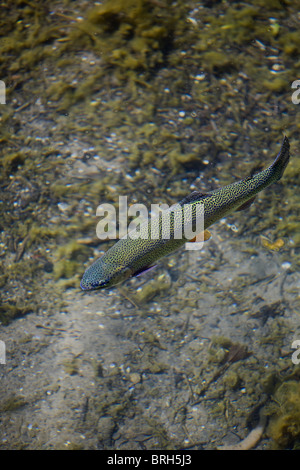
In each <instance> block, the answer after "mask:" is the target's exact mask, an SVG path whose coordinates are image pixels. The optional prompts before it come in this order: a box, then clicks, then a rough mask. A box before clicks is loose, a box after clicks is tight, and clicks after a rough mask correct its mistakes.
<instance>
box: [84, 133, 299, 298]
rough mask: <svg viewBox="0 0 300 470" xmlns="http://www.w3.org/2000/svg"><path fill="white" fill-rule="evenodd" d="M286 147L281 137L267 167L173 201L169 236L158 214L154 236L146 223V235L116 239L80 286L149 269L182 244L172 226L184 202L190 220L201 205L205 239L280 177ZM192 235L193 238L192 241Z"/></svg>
mask: <svg viewBox="0 0 300 470" xmlns="http://www.w3.org/2000/svg"><path fill="white" fill-rule="evenodd" d="M289 149H290V144H289V140H288V138H287V137H286V136H285V137H284V139H283V142H282V145H281V148H280V151H279V153H278V155H277V156H276V158H275V160H274V161H273V163H272V164H271V165H270V166H269V167H268V168H266V169H264V170H262V171H260V172H258V173H257V174H251V175H250V176H248V177H247V178H245V179H243V180H240V181H237V182H234V183H232V184H229V185H227V186H224V187H222V188H219V189H215V190H213V191H211V192H207V193H203V192H200V191H193V192H192V193H191V194H189V195H188V196H187V197H185V198H184V199H183V200H182V201H180V202H179V203H178V204H176V205H175V209H174V207H173V208H170V209H169V211H170V214H169V215H170V227H171V230H169V235H170V236H169V237H165V235H166V229H165V226H164V219H163V218H162V215H161V214H160V216H158V217H157V218H156V219H155V222H154V226H155V227H156V228H157V229H158V235H159V236H158V237H157V238H151V237H150V232H149V230H150V229H149V225H148V223H146V224H144V225H141V233H142V232H143V231H144V233H145V232H147V231H148V233H149V236H148V237H140V238H137V239H132V238H131V237H130V236H129V235H130V234H128V236H125V237H122V238H120V239H119V240H118V241H117V242H116V243H115V244H114V245H113V246H112V247H111V248H109V250H108V251H107V252H106V253H104V254H103V255H102V256H101V257H100V258H98V259H97V260H96V261H94V262H93V263H92V264H91V265H90V266H89V267H88V268H87V269H86V271H85V272H84V274H83V277H82V280H81V283H80V287H81V289H83V290H84V291H89V290H95V289H104V288H110V287H113V286H115V285H117V284H120V283H122V282H124V281H126V280H127V279H129V278H131V277H133V276H138V275H140V274H142V273H144V272H146V271H148V270H150V269H151V268H153V267H154V266H156V263H157V261H159V260H160V259H161V258H162V257H164V256H167V255H169V254H170V253H172V252H173V251H175V250H177V249H178V248H179V247H181V246H183V245H184V244H185V243H186V242H187V241H188V240H187V238H185V236H184V235H183V236H181V237H178V238H177V237H176V235H175V228H174V227H176V223H177V222H178V220H177V219H178V218H179V220H180V222H179V223H183V219H184V218H183V217H182V212H183V209H184V207H186V205H188V206H189V207H190V210H191V212H190V214H191V215H190V217H191V221H192V223H194V222H195V217H196V213H197V208H198V209H199V205H200V206H201V209H202V213H203V214H204V226H203V229H204V234H203V235H204V237H203V238H204V240H207V239H208V238H209V237H210V233H209V231H208V230H207V229H208V227H210V226H211V225H212V224H214V223H215V222H217V221H219V220H220V219H222V218H223V217H225V216H227V215H229V214H231V213H232V212H234V211H240V210H244V209H247V208H248V207H249V206H250V205H251V204H252V203H253V201H254V199H255V196H256V195H257V193H259V192H260V191H262V190H263V189H264V188H266V187H267V186H269V185H271V184H272V183H274V182H276V181H279V180H280V178H281V177H282V175H283V173H284V170H285V168H286V166H287V164H288V162H289V158H290V150H289ZM170 227H169V229H170ZM152 230H153V229H152ZM152 233H153V232H152ZM196 238H197V237H193V240H195V239H196ZM190 241H191V240H190Z"/></svg>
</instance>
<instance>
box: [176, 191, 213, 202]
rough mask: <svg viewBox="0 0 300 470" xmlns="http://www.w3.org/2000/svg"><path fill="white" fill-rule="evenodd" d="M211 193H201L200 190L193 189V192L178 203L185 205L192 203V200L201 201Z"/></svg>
mask: <svg viewBox="0 0 300 470" xmlns="http://www.w3.org/2000/svg"><path fill="white" fill-rule="evenodd" d="M208 196H209V194H206V193H201V192H200V191H193V192H192V193H191V194H189V195H188V196H186V197H185V198H183V199H182V201H180V202H179V203H178V204H180V205H181V206H183V205H184V204H190V203H191V202H195V201H199V200H200V199H204V198H206V197H208Z"/></svg>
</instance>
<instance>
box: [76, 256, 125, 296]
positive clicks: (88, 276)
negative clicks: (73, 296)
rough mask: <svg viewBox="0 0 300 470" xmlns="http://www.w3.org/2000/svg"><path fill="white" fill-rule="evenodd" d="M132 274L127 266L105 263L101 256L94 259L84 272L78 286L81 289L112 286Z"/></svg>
mask: <svg viewBox="0 0 300 470" xmlns="http://www.w3.org/2000/svg"><path fill="white" fill-rule="evenodd" d="M131 275H132V272H131V270H130V269H129V268H127V267H126V268H124V267H123V266H122V265H117V264H113V263H107V262H106V261H105V260H102V258H99V259H98V260H97V261H95V262H94V263H93V264H92V265H91V266H90V267H89V268H88V269H87V270H86V271H85V273H84V275H83V277H82V279H81V282H80V287H81V289H82V290H95V289H105V288H107V287H113V286H115V285H116V284H119V283H120V282H123V281H125V280H126V279H128V278H129V277H130V276H131Z"/></svg>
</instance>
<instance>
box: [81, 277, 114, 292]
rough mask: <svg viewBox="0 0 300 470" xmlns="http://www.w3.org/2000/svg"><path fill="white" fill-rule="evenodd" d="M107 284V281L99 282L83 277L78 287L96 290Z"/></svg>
mask: <svg viewBox="0 0 300 470" xmlns="http://www.w3.org/2000/svg"><path fill="white" fill-rule="evenodd" d="M107 284H108V282H107V281H99V282H87V281H85V280H84V279H82V280H81V282H80V287H81V289H82V290H96V289H103V288H104V287H106V286H107Z"/></svg>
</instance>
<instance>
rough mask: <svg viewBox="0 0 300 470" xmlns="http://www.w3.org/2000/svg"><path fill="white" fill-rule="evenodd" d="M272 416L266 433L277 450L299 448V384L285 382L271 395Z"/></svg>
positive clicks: (290, 381)
mask: <svg viewBox="0 0 300 470" xmlns="http://www.w3.org/2000/svg"><path fill="white" fill-rule="evenodd" d="M273 400H274V405H273V416H272V417H271V420H270V424H269V427H268V433H269V435H270V437H271V438H272V439H273V441H274V443H275V445H276V446H277V447H279V448H285V449H286V448H294V449H299V446H300V383H299V381H296V380H287V381H285V382H283V383H282V384H281V385H279V387H278V388H277V389H276V391H275V393H274V394H273Z"/></svg>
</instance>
